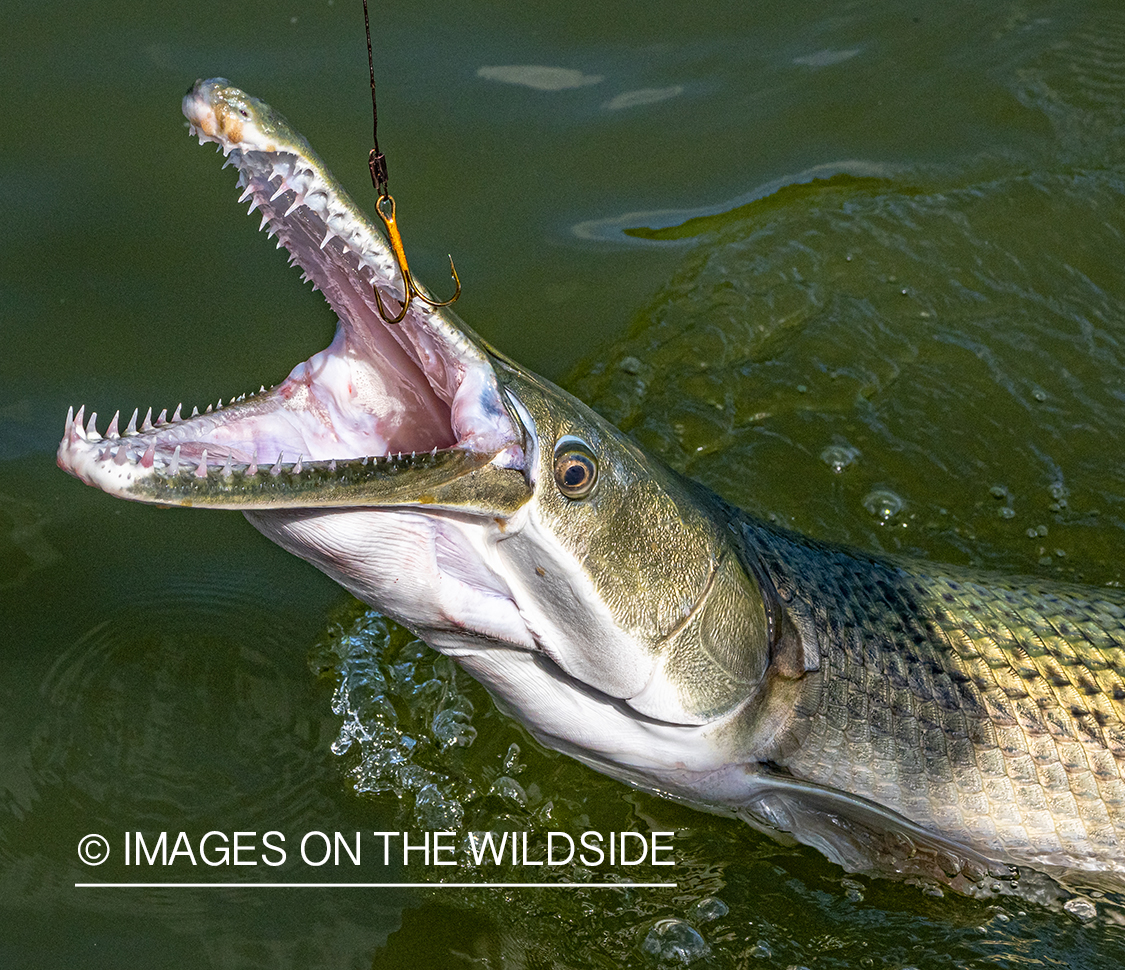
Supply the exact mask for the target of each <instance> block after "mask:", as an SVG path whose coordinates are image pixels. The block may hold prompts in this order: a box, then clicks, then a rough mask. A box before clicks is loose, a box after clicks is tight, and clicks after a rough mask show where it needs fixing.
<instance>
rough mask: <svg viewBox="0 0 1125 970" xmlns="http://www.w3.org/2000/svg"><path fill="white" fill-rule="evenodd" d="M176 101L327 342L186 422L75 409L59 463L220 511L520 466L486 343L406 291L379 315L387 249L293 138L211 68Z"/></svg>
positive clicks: (387, 282) (396, 282) (390, 271)
mask: <svg viewBox="0 0 1125 970" xmlns="http://www.w3.org/2000/svg"><path fill="white" fill-rule="evenodd" d="M183 108H184V114H185V115H186V117H187V119H188V123H189V128H190V130H191V132H192V133H193V134H195V135H197V136H198V137H199V141H200V144H203V143H204V142H206V141H211V142H215V143H216V144H217V145H218V146H219V148H220V150H221V151H222V152H223V154H224V155H225V156H226V158H227V162H226V164H229V165H234V166H235V167H236V168H237V170H238V173H239V176H238V184H239V186H240V187H241V188H242V189H243V193H242V200H243V201H245V200H250V211H254V210H255V209H260V210H261V212H262V228H265V229H267V231H268V232H269V234H270V235H271V236H273V235H276V236H277V238H278V246H279V247H280V246H284V247H285V248H286V249H287V250H288V251H289V253H290V262H291V263H297V264H299V265H300V266H301V267H302V268H303V269H304V271H305V275H306V278H308V279H311V280H312V282H313V285H314V288H315V289H320V290H321V291H322V292H323V293H324V295H325V296H326V298H327V299H328V302H329V303H330V304H331V306H332V307H333V309H334V310H335V311H336V313H337V314H338V316H339V318H340V325H339V329H338V331H337V334H336V338H335V339H334V340H333V342H332V344H331V345H330V346H329V347H328V348H326V349H325V350H324V351H322V352H321V353H319V354H316V355H314V356H313V357H312V358H310V359H309V360H308V361H305V362H303V363H301V364H298V365H297V366H296V367H295V368H294V369H293V370H292V372H291V373H290V374H289V376H288V377H287V378H286V379H285V380H284V381H282V382H281V383H280V384H278V385H277V386H275V387H273V388H271V389H270V390H268V391H267V390H265V389H264V388H263V389H262V391H261V392H259V393H258V394H254V395H250V396H246V395H244V396H243V397H242V398H239V399H237V400H235V401H231V402H230V403H228V404H227V405H226V406H225V407H224V406H223V405H222V402H221V401H220V402H219V405H218V407H216V408H215V409H212V408H211V407H208V408H207V410H206V412H205V413H203V414H196V413H193V415H192V416H191V417H189V418H183V417H182V416H181V412H180V408H178V407H177V408H176V410H175V413H174V414H173V416H172V418H171V419H169V418H168V417H167V413H166V412H161V414H160V416H159V417H157V418H156V420H155V421H153V420H152V417H151V412H150V414H149V415H148V416H146V417H145V419H144V421H143V422H141V423H140V425H139V426H138V422H137V418H138V415H137V414H134V415H133V418H132V420H130V421H129V423H128V426H127V427H126V428H125V429H124V430H122V429H121V428H120V426H119V417H118V416H117V415H114V418H113V419H112V421H111V423H110V425H109V428H108V429H107V431H106V433H105V436H104V437H103V436H102V435H101V434H99V433H98V431H97V428H96V415H90V417H89V419H88V421H86V420H85V413H84V409H82V408H80V409H79V411H78V414H77V415H74V414H73V412H72V413H71V414H70V415H68V417H67V422H66V428H65V432H64V435H63V440H62V442H61V444H60V445H59V450H58V463H59V465H60V467H62V468H63V469H64V470H66V471H68V472H70V473H71V474H74V475H76V476H77V477H79V478H81V479H82V480H83V481H85V482H87V483H88V484H91V485H95V486H97V487H99V488H101V489H103V490H105V491H107V492H110V493H111V494H115V495H118V496H120V497H123V498H131V499H134V500H137V501H144V502H154V503H158V504H185V505H198V506H209V507H219V508H247V507H258V508H270V507H284V506H290V507H292V506H294V505H307V504H320V505H324V504H333V503H335V504H340V505H352V504H357V503H356V498H357V495H358V494H360V493H362V496H363V497H364V498H365V499H366V500H367V501H366V504H378V498H379V494H380V490H381V489H384V490H385V487H386V484H387V483H388V482H389V481H390V480H391V479H392V478H393V479H394V481H395V483H396V486H395V493H396V495H397V496H398V498H397V499H395V503H396V504H404V503H405V501H406V495H407V493H408V492H409V488H404V484H405V482H406V481H408V480H409V478H407V479H404V478H403V474H404V473H408V474H412V473H414V472H416V471H420V470H425V471H426V472H427V475H428V491H427V496H428V497H430V498H431V499H432V494H430V493H432V491H433V486H434V485H435V476H436V478H437V479H441V477H442V475H443V474H447V475H448V476H451V477H453V478H456V477H457V476H459V475H464V474H467V473H468V472H469V470H471V469H478V468H480V467H482V466H483V465H486V464H491V465H493V466H495V467H496V468H497V469H509V470H513V471H514V470H523V469H524V466H525V454H524V437H525V432H524V429H523V428H522V426H521V424H520V422H519V421H518V420H517V419H516V418H515V417H514V416H513V414H512V412H511V411H510V410H509V407H508V406H507V404H506V403H505V399H504V397H503V393H502V391H501V388H500V386H499V382H498V380H497V376H496V372H495V370H494V368H493V364H492V360H491V358H490V355H489V353H488V351H487V350H485V349H484V347H483V345H482V344H481V342H480V341H479V339H478V338H476V336H475V335H474V334H472V333H471V331H469V330H468V328H466V327H465V325H464V324H463V323H461V321H460V320H458V318H457V317H456V316H455V315H453V314H452V313H449V312H446V311H441V310H435V309H432V308H430V307H428V306H426V305H425V304H424V303H422V302H421V301H418V300H415V301H413V302H412V303H411V306H410V309H409V311H408V313H407V314H406V317H405V319H404V320H403V321H402V322H401V323H399V324H396V325H393V326H392V325H388V324H386V323H385V322H384V321H383V319H382V318H381V317H380V315H379V313H378V310H377V309H376V305H375V298H374V293H373V290H372V287H373V286H378V287H379V288H380V291H381V294H382V298H383V302H384V304H385V305H387V306H388V307H395V306H396V305H397V304H396V303H395V302H394V301H397V300H399V299H401V296H402V293H401V283H400V275H399V272H398V269H397V267H396V264H395V261H394V258H393V254H392V253H391V250H390V248H389V247H388V245H387V243H386V242H385V241H384V239H383V237H382V236H381V235H380V233H379V232H378V231H377V230H376V229H375V228H374V227H373V225H372V223H371V221H370V220H369V219H368V218H367V217H366V216H365V215H364V213H363V212H361V211H360V210H359V209H358V207H357V206H356V205H355V203H354V202H352V200H351V199H350V198H349V197H348V196H347V194H346V193H345V192H344V191H343V189H342V188H341V187H340V186H339V184H338V183H337V182H336V181H335V179H334V178H333V177H332V175H331V174H330V173H329V172H328V170H327V169H326V168H325V166H324V164H323V163H322V162H321V160H320V159H319V158H318V157H317V155H316V153H315V152H313V150H312V149H311V148H310V147H309V145H308V143H307V142H306V141H305V140H304V138H302V137H301V136H300V135H299V134H297V133H296V132H295V131H293V130H292V129H291V128H290V127H289V125H288V123H287V122H286V121H285V119H284V118H282V117H281V116H280V115H279V114H277V113H276V112H275V111H273V110H272V109H271V108H270V107H269V106H268V105H266V104H264V103H263V102H261V101H258V100H257V99H255V98H251V97H249V96H248V95H246V94H244V93H243V92H241V91H239V90H238V89H237V88H234V87H232V86H231V85H230V84H229V83H228V82H226V81H225V80H223V79H221V78H216V79H212V80H209V81H197V82H196V84H195V85H194V86H193V87H192V89H191V90H190V91H189V92H188V93H187V95H186V96H185V97H184V103H183ZM224 167H225V165H224ZM392 312H393V311H392ZM453 452H456V453H460V454H459V456H458V455H456V454H452V453H453ZM396 456H397V457H396ZM371 459H380V461H376V462H372V461H371ZM325 482H328V483H330V484H331V485H333V486H334V487H332V488H328V489H325V488H324V487H323V486H324V484H325ZM349 483H351V484H350V487H349ZM312 494H316V495H319V501H316V502H310V501H309V495H312Z"/></svg>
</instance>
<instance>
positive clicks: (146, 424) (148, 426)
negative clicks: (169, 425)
mask: <svg viewBox="0 0 1125 970" xmlns="http://www.w3.org/2000/svg"><path fill="white" fill-rule="evenodd" d="M141 430H142V431H151V430H152V408H149V409H148V413H147V414H145V419H144V421H142V422H141Z"/></svg>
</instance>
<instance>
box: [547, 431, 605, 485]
mask: <svg viewBox="0 0 1125 970" xmlns="http://www.w3.org/2000/svg"><path fill="white" fill-rule="evenodd" d="M597 480H598V460H597V459H596V458H595V457H594V455H593V451H592V449H591V448H590V446H589V445H588V444H586V442H585V441H583V440H582V439H581V438H572V437H566V438H560V439H559V442H558V444H557V445H555V484H556V485H558V487H559V491H560V492H562V493H563V495H565V496H566V497H567V498H571V499H579V498H585V497H586V496H587V495H589V494H590V492H591V491H592V490H593V488H594V483H595V482H597Z"/></svg>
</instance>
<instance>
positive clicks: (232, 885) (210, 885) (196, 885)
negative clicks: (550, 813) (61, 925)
mask: <svg viewBox="0 0 1125 970" xmlns="http://www.w3.org/2000/svg"><path fill="white" fill-rule="evenodd" d="M677 885H678V884H677V883H674V882H76V883H75V884H74V888H75V889H675V888H676V887H677Z"/></svg>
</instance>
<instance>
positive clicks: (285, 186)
mask: <svg viewBox="0 0 1125 970" xmlns="http://www.w3.org/2000/svg"><path fill="white" fill-rule="evenodd" d="M288 188H289V183H288V182H286V181H285V179H282V180H281V186H280V187H279V188H278V190H277V191H276V192H274V194H273V195H271V196H270V202H273V201H274V200H275V199H276V198H277V197H278V196H279V195H282V194H284V193H285V191H286V190H287V189H288Z"/></svg>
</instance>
